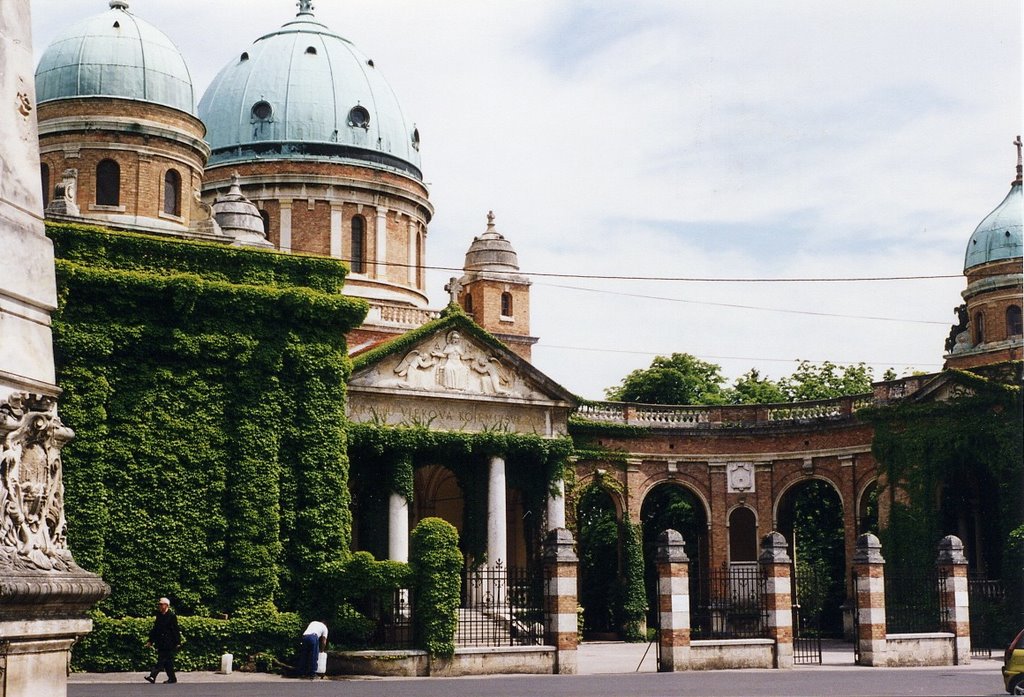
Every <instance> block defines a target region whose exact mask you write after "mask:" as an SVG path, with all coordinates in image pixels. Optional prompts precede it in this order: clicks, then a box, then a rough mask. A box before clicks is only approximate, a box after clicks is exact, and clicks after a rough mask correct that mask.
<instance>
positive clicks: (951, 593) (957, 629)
mask: <svg viewBox="0 0 1024 697" xmlns="http://www.w3.org/2000/svg"><path fill="white" fill-rule="evenodd" d="M935 566H936V569H937V571H938V573H939V578H945V579H946V586H945V590H944V593H945V598H944V600H945V609H944V611H943V616H942V630H943V631H945V632H950V633H951V634H952V635H953V637H954V638H953V642H954V645H953V646H954V651H953V663H954V665H958V666H959V665H967V664H968V663H970V662H971V617H970V605H969V601H968V593H967V557H966V556H964V543H963V542H961V541H960V538H959V537H957V536H956V535H946V536H945V537H943V538H942V540H941V541H940V542H939V556H938V558H937V559H936V561H935Z"/></svg>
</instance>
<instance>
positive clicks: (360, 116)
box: [348, 104, 370, 128]
mask: <svg viewBox="0 0 1024 697" xmlns="http://www.w3.org/2000/svg"><path fill="white" fill-rule="evenodd" d="M348 123H349V125H350V126H355V127H356V128H369V127H370V112H368V111H367V110H366V107H363V106H361V105H358V104H357V105H356V106H354V107H352V110H351V111H349V112H348Z"/></svg>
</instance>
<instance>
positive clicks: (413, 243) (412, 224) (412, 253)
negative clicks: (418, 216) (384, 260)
mask: <svg viewBox="0 0 1024 697" xmlns="http://www.w3.org/2000/svg"><path fill="white" fill-rule="evenodd" d="M408 230H409V261H408V264H409V268H408V272H409V276H408V278H409V285H410V286H412V287H414V288H415V287H416V269H417V267H418V266H419V261H418V260H419V245H418V244H417V242H418V241H419V240H418V235H417V234H416V220H415V219H414V218H409V226H408Z"/></svg>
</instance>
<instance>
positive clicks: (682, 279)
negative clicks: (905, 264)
mask: <svg viewBox="0 0 1024 697" xmlns="http://www.w3.org/2000/svg"><path fill="white" fill-rule="evenodd" d="M333 258H334V259H338V260H340V261H344V262H349V263H351V261H352V260H351V259H345V258H340V257H333ZM362 261H363V263H366V264H372V265H378V264H379V265H381V266H394V267H397V268H402V269H408V268H417V269H419V268H421V269H424V270H426V271H452V272H454V273H459V274H461V273H465V269H462V268H459V267H455V266H421V265H419V264H407V263H403V262H400V261H380V262H378V261H373V262H371V261H369V260H367V259H364V260H362ZM515 273H516V274H518V275H522V276H530V277H533V278H580V279H593V280H599V281H672V282H677V283H875V282H881V281H934V280H942V279H950V278H959V279H962V278H963V274H936V275H921V276H845V277H817V278H815V277H808V278H798V277H779V278H757V277H750V278H741V277H726V278H712V277H706V276H610V275H607V274H581V273H546V272H543V271H517V272H515Z"/></svg>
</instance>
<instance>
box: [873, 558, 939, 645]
mask: <svg viewBox="0 0 1024 697" xmlns="http://www.w3.org/2000/svg"><path fill="white" fill-rule="evenodd" d="M947 610H948V609H947V607H946V577H945V576H939V574H938V573H937V572H936V571H935V570H934V569H931V570H921V571H916V572H914V571H912V572H896V571H893V572H890V571H888V570H886V573H885V624H886V631H887V632H888V633H890V634H920V633H924V632H939V631H942V628H943V625H942V618H943V617H946V616H947Z"/></svg>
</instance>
